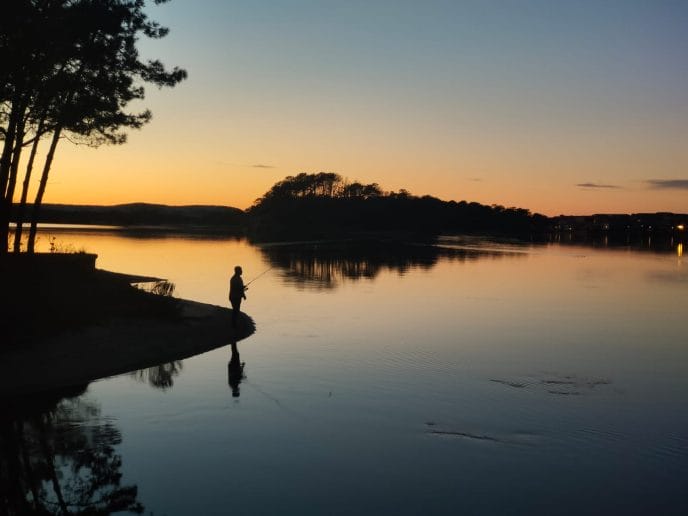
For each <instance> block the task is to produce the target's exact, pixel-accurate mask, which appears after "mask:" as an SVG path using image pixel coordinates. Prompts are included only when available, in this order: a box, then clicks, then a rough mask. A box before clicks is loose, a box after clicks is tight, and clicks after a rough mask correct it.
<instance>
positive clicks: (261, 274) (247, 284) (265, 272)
mask: <svg viewBox="0 0 688 516" xmlns="http://www.w3.org/2000/svg"><path fill="white" fill-rule="evenodd" d="M274 268H275V267H274V266H273V267H270V268H269V269H265V270H264V271H263V272H261V273H260V274H258V276H256V277H255V278H253V279H252V280H251V281H249V282H248V283H245V284H244V287H248V286H249V285H250V284H251V283H253V282H254V281H256V280H257V279H258V278H260V277H261V276H263V275H264V274H267V273H268V272H269V271H271V270H272V269H274Z"/></svg>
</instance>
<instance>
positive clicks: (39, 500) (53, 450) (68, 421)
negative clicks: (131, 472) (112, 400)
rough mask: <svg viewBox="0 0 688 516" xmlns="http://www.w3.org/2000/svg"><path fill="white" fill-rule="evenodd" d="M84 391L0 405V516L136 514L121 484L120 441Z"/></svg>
mask: <svg viewBox="0 0 688 516" xmlns="http://www.w3.org/2000/svg"><path fill="white" fill-rule="evenodd" d="M85 389H86V387H85V386H84V387H83V388H81V389H80V390H79V391H78V392H74V391H72V392H70V393H62V395H66V396H65V397H62V396H58V395H53V396H51V397H41V398H31V399H23V400H13V401H12V402H11V403H3V404H2V406H0V410H1V411H2V413H1V415H0V514H7V515H48V514H82V515H85V514H110V513H113V512H119V511H128V512H132V513H137V514H140V513H142V512H143V510H144V508H143V505H142V504H141V503H140V502H139V501H138V500H137V496H138V492H137V486H136V485H125V486H123V485H121V479H122V473H121V467H122V458H121V456H120V455H119V454H117V453H116V452H115V447H116V446H117V445H119V444H120V443H121V442H122V436H121V434H120V432H119V430H118V429H117V428H116V427H115V426H114V424H113V423H112V421H111V420H108V419H105V418H103V417H102V416H101V413H100V407H99V406H98V404H97V403H95V402H94V401H93V400H89V399H88V398H86V397H85V396H84V395H83V392H84V391H85Z"/></svg>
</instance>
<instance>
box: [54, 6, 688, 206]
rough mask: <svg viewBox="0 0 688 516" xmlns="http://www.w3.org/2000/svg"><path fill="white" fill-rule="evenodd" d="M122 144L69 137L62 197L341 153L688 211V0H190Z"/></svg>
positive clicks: (472, 187)
mask: <svg viewBox="0 0 688 516" xmlns="http://www.w3.org/2000/svg"><path fill="white" fill-rule="evenodd" d="M150 13H151V16H152V18H153V19H156V20H158V21H160V22H161V23H163V24H165V25H167V26H169V27H170V29H171V32H170V35H169V36H168V37H167V38H165V39H163V40H160V41H153V42H151V41H142V42H141V48H142V49H143V51H144V54H145V55H147V56H151V57H159V58H161V59H162V60H163V62H165V63H166V64H167V65H169V66H172V65H179V66H182V67H184V68H186V69H187V70H188V72H189V79H188V80H187V81H185V82H184V83H183V84H181V85H180V86H178V87H176V88H174V89H171V90H162V91H159V90H157V89H155V88H149V90H148V95H147V99H146V101H145V102H144V105H145V106H146V107H149V108H151V109H152V110H153V114H154V119H153V121H152V122H151V124H149V125H148V126H146V127H145V128H144V129H143V130H141V131H136V132H133V133H131V134H130V138H129V143H127V144H126V145H124V146H120V147H102V148H100V149H96V150H93V149H89V148H85V147H82V146H79V147H76V146H74V145H72V144H70V143H68V142H64V143H63V144H62V145H61V146H60V147H59V148H58V154H57V157H56V162H55V165H54V167H53V172H52V181H51V183H50V185H49V188H48V190H47V194H46V199H45V201H46V202H70V203H80V204H88V203H92V204H115V203H123V202H134V201H147V202H160V203H167V204H222V205H231V206H237V207H240V208H246V207H248V206H249V205H250V204H251V203H252V202H253V201H254V200H255V199H256V198H257V197H259V196H260V195H261V194H262V193H263V192H265V191H266V190H267V189H268V188H269V187H270V186H271V185H272V184H273V183H274V182H275V181H277V180H279V179H282V178H283V177H285V176H287V175H292V174H296V173H299V172H318V171H332V172H337V173H339V174H341V175H342V176H344V177H347V178H350V179H352V180H354V179H355V180H360V181H364V182H372V181H376V182H378V183H380V185H381V186H382V187H383V189H385V190H398V189H400V188H406V189H408V190H409V191H411V192H412V193H415V194H419V195H421V194H430V195H434V196H437V197H440V198H442V199H447V200H448V199H455V200H462V199H465V200H470V201H478V202H481V203H486V204H494V203H497V204H503V205H506V206H519V207H525V208H529V209H531V210H533V211H537V212H540V213H545V214H548V215H557V214H560V213H567V214H568V213H578V214H591V213H596V212H598V213H599V212H640V211H675V212H678V211H681V212H685V211H688V2H686V1H685V0H677V1H662V0H647V1H634V0H619V1H612V0H595V1H581V0H577V1H575V2H557V1H552V0H543V1H530V0H522V1H516V0H513V1H511V0H502V1H497V0H475V1H461V0H453V1H450V0H447V1H439V0H432V1H430V0H428V1H423V2H420V1H415V0H414V1H405V0H394V1H391V0H390V1H385V0H365V1H359V0H347V1H346V2H343V1H339V0H337V1H330V0H312V1H308V0H289V1H286V0H285V1H281V0H272V1H260V0H252V1H228V0H203V1H202V2H198V1H196V0H172V1H171V2H170V3H169V4H166V5H162V6H152V7H151V8H150Z"/></svg>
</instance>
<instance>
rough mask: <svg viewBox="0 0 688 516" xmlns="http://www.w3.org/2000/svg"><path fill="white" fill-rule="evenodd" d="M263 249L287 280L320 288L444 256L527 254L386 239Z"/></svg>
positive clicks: (461, 258)
mask: <svg viewBox="0 0 688 516" xmlns="http://www.w3.org/2000/svg"><path fill="white" fill-rule="evenodd" d="M260 251H261V253H262V254H263V256H264V257H265V258H266V260H267V261H268V262H269V264H270V265H271V266H272V267H275V268H277V269H279V270H281V271H282V277H283V279H284V281H285V282H286V283H289V284H293V285H295V286H297V287H307V288H316V289H333V288H337V287H338V286H339V285H340V284H341V283H342V282H344V281H347V280H354V281H355V280H360V279H374V278H375V277H376V276H377V275H378V274H380V272H382V271H383V270H390V271H396V272H398V273H399V274H401V275H403V274H405V273H406V272H407V271H408V270H409V269H411V268H422V269H430V268H432V267H434V266H435V265H436V264H437V263H438V262H439V261H440V260H448V261H461V262H463V261H472V260H479V259H484V258H501V257H504V256H523V254H522V253H513V252H503V251H500V250H495V249H491V250H486V249H465V248H464V249H462V248H456V247H448V246H441V245H433V244H432V243H421V244H408V243H401V242H382V241H380V242H352V241H342V242H327V243H309V244H279V245H264V246H262V247H261V248H260Z"/></svg>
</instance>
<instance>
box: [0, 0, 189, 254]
mask: <svg viewBox="0 0 688 516" xmlns="http://www.w3.org/2000/svg"><path fill="white" fill-rule="evenodd" d="M166 1H167V0H154V3H155V4H160V3H164V2H166ZM144 7H145V1H144V0H136V1H131V0H24V1H15V2H11V4H10V6H9V8H8V9H7V11H8V16H5V17H2V18H0V20H1V21H0V60H1V61H2V63H3V67H2V72H1V75H0V79H1V81H2V83H1V84H0V105H1V106H2V108H1V109H0V122H1V123H2V124H3V125H2V128H1V129H0V135H1V136H2V139H3V147H2V154H1V155H0V193H1V194H2V195H1V196H0V197H1V198H0V253H4V252H6V251H7V240H8V236H9V220H10V216H11V210H12V207H13V203H14V195H15V188H16V185H17V182H18V177H19V163H20V161H21V156H22V149H23V147H24V146H27V145H30V146H31V154H30V157H29V160H28V162H27V166H26V172H25V178H24V182H23V188H22V195H21V199H20V206H19V210H18V213H19V220H18V229H17V232H16V234H15V241H14V250H15V251H19V249H20V242H21V236H22V223H23V222H24V214H25V205H26V202H27V196H28V186H29V181H30V177H31V174H32V170H33V167H34V163H35V157H36V153H37V149H38V144H39V141H40V140H41V139H42V138H43V137H45V136H48V135H50V144H49V147H48V150H47V153H46V156H45V161H44V164H43V167H42V174H41V179H40V184H39V187H38V191H37V192H36V198H35V200H34V203H33V213H32V217H31V222H32V224H31V231H30V236H29V243H28V250H29V251H33V250H34V245H35V234H36V222H37V215H38V210H39V209H40V206H41V203H42V201H43V196H44V194H45V189H46V186H47V182H48V176H49V173H50V169H51V166H52V162H53V159H54V156H55V151H56V148H57V145H58V143H59V141H60V140H61V138H62V137H63V136H68V137H69V139H70V140H72V141H76V142H79V143H85V144H87V145H92V146H98V145H101V144H122V143H124V142H125V141H126V133H125V132H124V131H125V130H126V129H138V128H141V127H142V126H143V125H144V124H145V123H147V122H148V121H150V119H151V113H150V111H148V110H144V111H142V112H139V113H130V112H128V111H126V108H127V106H128V105H129V104H130V103H131V102H132V101H134V100H140V99H143V98H144V96H145V88H144V85H145V84H152V85H155V86H158V87H163V86H168V87H171V86H174V85H176V84H177V83H179V82H180V81H181V80H183V79H184V78H185V77H186V72H185V71H184V70H182V69H179V68H174V69H172V70H167V69H166V68H165V67H164V65H163V64H162V63H161V62H160V61H157V60H150V61H144V60H142V59H141V58H140V56H139V52H138V49H137V41H138V40H139V38H140V37H141V36H145V37H148V38H162V37H164V36H165V35H167V33H168V29H167V28H165V27H161V26H160V25H159V24H158V23H156V22H154V21H151V20H149V19H148V16H147V15H146V13H145V12H144Z"/></svg>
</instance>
